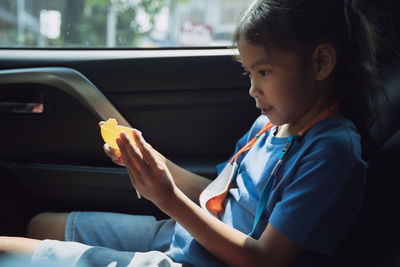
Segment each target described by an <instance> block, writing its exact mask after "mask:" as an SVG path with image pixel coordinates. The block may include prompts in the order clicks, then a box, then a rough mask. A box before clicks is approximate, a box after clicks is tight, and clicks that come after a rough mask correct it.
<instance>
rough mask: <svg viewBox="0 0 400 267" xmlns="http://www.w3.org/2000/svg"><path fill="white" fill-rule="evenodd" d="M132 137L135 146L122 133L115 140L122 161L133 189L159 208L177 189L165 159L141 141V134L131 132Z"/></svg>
mask: <svg viewBox="0 0 400 267" xmlns="http://www.w3.org/2000/svg"><path fill="white" fill-rule="evenodd" d="M133 137H134V138H135V140H134V141H135V143H136V144H137V146H136V145H135V144H134V143H133V141H132V140H131V139H130V137H129V136H128V135H127V134H126V133H124V132H122V133H121V134H120V138H118V139H117V144H118V147H119V149H120V151H121V155H122V160H123V162H124V163H125V166H126V168H127V170H128V173H129V177H130V180H131V182H132V185H133V187H134V188H135V189H136V190H137V191H139V193H140V194H141V195H142V196H144V197H145V198H147V199H148V200H150V201H152V202H153V203H154V204H156V205H157V206H159V205H161V204H162V203H165V201H168V199H171V197H174V196H175V195H176V192H177V190H178V189H177V187H176V185H175V183H174V180H173V178H172V175H171V173H170V171H169V170H168V168H167V166H166V164H165V159H164V158H163V157H162V156H161V155H160V154H159V153H158V152H157V151H156V150H154V149H153V148H152V147H151V146H150V145H149V144H148V143H147V142H146V141H145V140H144V139H143V136H142V133H141V132H139V131H137V130H133Z"/></svg>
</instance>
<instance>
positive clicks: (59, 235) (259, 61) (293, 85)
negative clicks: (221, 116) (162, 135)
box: [0, 0, 376, 266]
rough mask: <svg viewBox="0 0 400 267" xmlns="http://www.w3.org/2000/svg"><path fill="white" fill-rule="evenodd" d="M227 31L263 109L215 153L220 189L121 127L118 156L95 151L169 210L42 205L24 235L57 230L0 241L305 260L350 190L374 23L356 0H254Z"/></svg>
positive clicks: (47, 250)
mask: <svg viewBox="0 0 400 267" xmlns="http://www.w3.org/2000/svg"><path fill="white" fill-rule="evenodd" d="M234 41H235V43H236V44H237V47H238V50H239V53H240V57H239V60H240V62H241V63H242V64H243V66H244V68H245V70H246V73H247V74H248V75H249V77H250V80H251V88H250V95H251V96H252V97H253V98H254V99H255V101H256V106H257V108H259V109H260V110H261V113H262V115H261V116H260V117H259V118H258V119H257V120H256V121H255V122H254V124H253V126H252V127H251V129H250V130H249V132H248V133H247V134H246V135H245V136H243V137H242V138H241V139H240V140H239V141H238V143H237V146H236V152H235V156H234V157H233V158H232V159H231V160H230V162H228V163H224V164H222V165H220V166H218V171H219V172H220V173H221V176H219V177H222V178H226V177H228V179H229V178H230V179H231V181H230V183H229V184H228V185H227V186H228V191H227V192H223V190H222V192H219V193H221V194H217V196H215V195H214V196H213V195H211V196H210V195H209V192H210V190H211V189H210V187H207V190H206V191H203V190H204V188H205V187H206V186H207V185H208V184H209V183H210V181H209V180H207V179H205V178H203V177H200V176H198V175H195V174H192V173H189V172H187V171H185V170H183V169H181V168H180V167H178V166H176V165H174V164H173V163H172V162H170V161H168V160H167V159H165V158H164V157H163V156H162V155H160V154H159V153H158V152H157V151H156V150H154V149H153V148H152V147H151V146H150V145H149V144H148V143H146V141H145V140H144V138H143V136H142V134H141V133H140V132H139V131H137V130H134V131H133V135H134V139H135V140H131V139H130V138H129V137H128V136H127V135H126V134H125V133H122V134H121V136H120V138H119V139H118V140H117V142H118V146H119V150H120V152H121V155H122V158H119V157H118V156H117V154H118V153H117V152H116V151H112V150H111V149H110V148H109V147H107V146H105V150H106V153H107V154H108V155H109V156H110V157H111V158H112V159H113V160H114V161H115V162H116V163H118V164H121V165H125V166H126V168H127V170H128V173H129V176H130V180H131V182H132V185H133V186H134V187H135V188H136V189H137V190H138V191H139V192H140V194H141V195H142V196H144V197H145V198H147V199H149V200H151V201H152V202H153V203H154V204H155V205H157V206H158V207H159V208H160V209H161V210H162V211H164V212H165V213H166V214H168V215H169V216H170V217H171V218H172V219H170V220H165V221H155V219H154V218H152V217H143V216H130V215H122V214H112V213H89V212H80V213H77V212H73V213H70V214H61V215H59V214H41V215H39V216H37V217H35V218H34V219H33V220H32V222H31V224H30V227H29V231H28V232H29V233H30V236H31V237H36V238H38V239H44V238H47V239H59V240H64V239H65V240H67V241H69V242H60V241H55V240H45V241H39V240H34V239H27V240H26V239H18V238H6V237H3V238H2V240H1V242H2V245H1V246H0V247H2V248H3V250H8V251H10V250H24V251H28V252H34V254H33V257H32V259H33V261H34V262H41V261H44V260H48V259H56V260H62V261H64V262H69V263H73V264H75V263H78V264H79V263H85V264H87V265H89V266H106V265H108V264H111V263H113V262H114V263H113V264H115V265H116V264H118V266H120V264H121V265H125V266H126V265H132V266H134V265H138V266H140V265H142V264H143V265H144V264H155V265H156V264H160V265H161V264H169V265H167V266H174V265H180V264H192V265H195V266H220V265H224V264H226V265H231V266H261V265H262V266H287V265H294V266H301V265H303V266H310V265H311V264H313V263H316V262H318V261H319V260H321V259H322V258H323V257H326V256H333V255H334V252H335V249H336V248H337V246H338V245H339V243H340V241H341V240H342V239H343V238H344V236H345V235H346V233H347V231H348V230H349V228H350V226H351V225H352V223H353V222H354V220H355V218H356V215H357V212H358V210H359V208H360V206H361V201H362V193H363V184H364V178H365V172H366V169H367V164H366V162H365V161H364V160H362V157H361V141H360V135H361V136H363V137H367V136H368V134H367V130H368V123H369V119H370V115H371V110H370V108H369V106H368V105H367V103H368V101H369V99H370V98H371V96H373V93H374V89H375V85H376V80H375V77H376V74H375V61H374V60H375V59H374V58H375V49H374V34H373V30H372V28H371V26H370V24H369V23H368V21H367V20H366V18H365V17H364V16H363V15H362V13H361V12H360V10H359V9H358V8H357V5H356V2H355V1H342V0H325V1H320V0H263V1H256V2H255V3H254V4H253V5H252V6H251V7H250V9H249V10H248V11H247V13H246V14H245V15H244V17H243V18H242V20H241V21H240V23H239V25H238V27H237V29H236V31H235V33H234ZM357 131H358V132H357ZM363 140H364V141H366V140H368V139H363ZM133 141H135V143H136V145H135V144H134V143H133ZM364 143H365V144H366V142H364ZM235 166H238V167H237V168H236V167H235ZM223 168H224V170H222V169H223ZM227 173H228V174H229V175H227ZM213 185H214V183H213ZM209 189H210V190H209ZM214 189H215V187H214ZM211 191H212V190H211ZM201 192H204V193H202V194H201ZM199 196H200V204H201V206H202V207H203V208H201V207H200V206H199V205H198V201H199ZM50 226H51V227H50ZM71 241H74V242H71ZM85 244H86V245H85ZM127 251H128V252H127ZM178 263H179V264H178ZM115 265H113V266H115Z"/></svg>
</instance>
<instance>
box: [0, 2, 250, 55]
mask: <svg viewBox="0 0 400 267" xmlns="http://www.w3.org/2000/svg"><path fill="white" fill-rule="evenodd" d="M250 3H251V0H0V47H52V48H65V47H71V48H72V47H138V48H150V47H199V46H227V45H231V35H232V31H233V30H234V27H235V25H236V23H237V22H238V20H239V18H240V16H241V15H242V14H243V12H244V11H245V10H246V9H247V8H248V6H249V5H250Z"/></svg>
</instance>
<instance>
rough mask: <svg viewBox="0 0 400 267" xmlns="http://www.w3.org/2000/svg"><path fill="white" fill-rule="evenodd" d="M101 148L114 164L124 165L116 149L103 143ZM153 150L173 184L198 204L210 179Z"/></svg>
mask: <svg viewBox="0 0 400 267" xmlns="http://www.w3.org/2000/svg"><path fill="white" fill-rule="evenodd" d="M103 148H104V152H105V153H106V155H107V156H108V157H110V158H111V160H112V161H113V162H114V163H115V164H117V165H120V166H125V164H124V162H123V160H122V158H121V153H120V152H119V151H118V150H114V149H112V148H111V147H109V146H108V145H107V144H104V147H103ZM153 150H154V149H153ZM154 151H155V152H157V154H158V155H159V156H160V157H161V159H162V160H163V161H164V162H165V164H166V166H167V168H168V170H169V171H170V172H171V174H172V177H173V179H174V182H175V184H176V185H177V186H178V187H179V189H180V190H182V192H183V193H184V194H185V195H187V196H188V197H189V198H190V199H191V200H192V201H193V202H195V203H197V204H199V196H200V193H201V191H203V189H204V188H205V187H206V186H207V185H208V184H209V183H210V182H211V180H210V179H208V178H205V177H203V176H200V175H197V174H195V173H192V172H190V171H188V170H185V169H184V168H182V167H180V166H178V165H176V164H175V163H173V162H172V161H170V160H169V159H167V158H165V157H164V156H163V155H162V154H160V153H159V152H158V151H156V150H154Z"/></svg>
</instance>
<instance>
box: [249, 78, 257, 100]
mask: <svg viewBox="0 0 400 267" xmlns="http://www.w3.org/2000/svg"><path fill="white" fill-rule="evenodd" d="M249 95H250V96H251V97H254V98H255V97H256V88H255V86H254V83H253V81H251V85H250V89H249Z"/></svg>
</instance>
